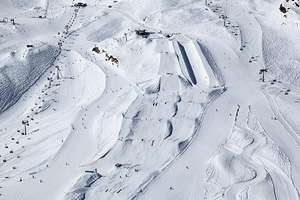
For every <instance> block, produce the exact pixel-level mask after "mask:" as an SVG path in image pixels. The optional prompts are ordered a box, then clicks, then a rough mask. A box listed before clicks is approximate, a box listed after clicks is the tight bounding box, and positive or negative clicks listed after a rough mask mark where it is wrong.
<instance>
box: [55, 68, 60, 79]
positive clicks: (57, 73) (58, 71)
mask: <svg viewBox="0 0 300 200" xmlns="http://www.w3.org/2000/svg"><path fill="white" fill-rule="evenodd" d="M55 68H56V78H57V80H59V74H60V69H59V66H55Z"/></svg>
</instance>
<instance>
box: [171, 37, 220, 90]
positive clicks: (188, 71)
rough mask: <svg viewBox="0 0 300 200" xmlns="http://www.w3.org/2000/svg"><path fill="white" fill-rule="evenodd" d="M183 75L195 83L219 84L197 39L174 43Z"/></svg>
mask: <svg viewBox="0 0 300 200" xmlns="http://www.w3.org/2000/svg"><path fill="white" fill-rule="evenodd" d="M173 44H174V49H175V52H176V54H177V55H178V59H179V63H180V67H181V70H182V73H183V75H184V76H185V77H186V78H187V79H188V80H189V81H190V82H191V83H193V85H196V86H199V87H204V88H209V87H216V86H219V83H218V81H217V79H216V78H215V76H214V74H213V72H212V69H211V67H210V65H209V64H208V62H207V60H206V58H205V56H204V55H203V53H202V50H201V48H200V45H199V43H198V42H197V41H193V40H190V41H187V42H179V41H176V42H174V43H173Z"/></svg>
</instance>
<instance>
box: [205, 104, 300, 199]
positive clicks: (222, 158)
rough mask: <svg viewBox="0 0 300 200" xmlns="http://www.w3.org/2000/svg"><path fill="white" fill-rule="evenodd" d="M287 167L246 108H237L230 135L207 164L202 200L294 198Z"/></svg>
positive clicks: (275, 147) (276, 147)
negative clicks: (203, 198) (241, 109)
mask: <svg viewBox="0 0 300 200" xmlns="http://www.w3.org/2000/svg"><path fill="white" fill-rule="evenodd" d="M245 119H247V121H244V120H245ZM244 122H245V123H244ZM290 168H291V163H290V159H289V157H288V156H287V155H286V154H285V153H284V152H283V151H282V150H281V149H280V147H279V146H278V145H277V144H276V143H275V142H274V141H273V140H272V139H271V138H270V136H269V135H268V134H267V133H266V131H265V129H264V128H263V127H262V125H261V124H260V122H259V121H258V119H257V118H256V117H255V116H254V115H253V114H252V113H251V111H250V107H249V110H248V114H247V112H246V110H244V111H243V112H241V111H240V107H238V109H237V113H236V117H235V121H234V125H233V127H232V131H231V134H230V136H229V137H228V139H227V141H226V143H225V144H224V145H222V146H221V147H220V148H219V150H217V151H216V152H215V153H214V154H213V155H212V157H211V158H210V160H209V162H208V164H207V167H206V178H205V181H206V183H207V184H206V187H205V199H230V200H233V199H242V200H247V199H259V200H266V199H268V200H270V199H274V200H275V199H276V200H279V199H298V192H297V190H296V188H295V187H294V184H293V180H292V175H291V169H290Z"/></svg>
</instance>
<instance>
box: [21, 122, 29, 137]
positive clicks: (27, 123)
mask: <svg viewBox="0 0 300 200" xmlns="http://www.w3.org/2000/svg"><path fill="white" fill-rule="evenodd" d="M22 124H23V125H24V135H27V132H26V126H29V122H28V121H27V120H23V121H22Z"/></svg>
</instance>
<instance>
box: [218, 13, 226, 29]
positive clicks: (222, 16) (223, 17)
mask: <svg viewBox="0 0 300 200" xmlns="http://www.w3.org/2000/svg"><path fill="white" fill-rule="evenodd" d="M219 18H221V19H223V20H224V27H225V26H226V19H227V18H228V17H227V16H226V15H221V16H220V17H219Z"/></svg>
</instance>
